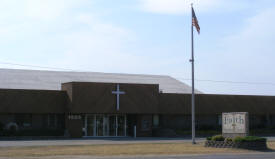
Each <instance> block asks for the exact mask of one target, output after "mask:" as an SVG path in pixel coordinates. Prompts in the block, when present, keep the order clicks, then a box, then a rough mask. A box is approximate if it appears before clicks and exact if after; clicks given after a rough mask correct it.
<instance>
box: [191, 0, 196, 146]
mask: <svg viewBox="0 0 275 159" xmlns="http://www.w3.org/2000/svg"><path fill="white" fill-rule="evenodd" d="M192 11H193V3H192V4H191V14H192V16H191V60H190V62H191V65H192V99H191V102H192V143H193V144H196V141H195V86H194V35H193V12H192Z"/></svg>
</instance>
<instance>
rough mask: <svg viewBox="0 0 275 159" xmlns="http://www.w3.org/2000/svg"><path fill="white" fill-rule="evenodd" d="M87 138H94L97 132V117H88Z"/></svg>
mask: <svg viewBox="0 0 275 159" xmlns="http://www.w3.org/2000/svg"><path fill="white" fill-rule="evenodd" d="M85 124H86V127H85V128H86V134H85V135H86V136H94V135H95V134H94V131H95V116H94V115H86V122H85Z"/></svg>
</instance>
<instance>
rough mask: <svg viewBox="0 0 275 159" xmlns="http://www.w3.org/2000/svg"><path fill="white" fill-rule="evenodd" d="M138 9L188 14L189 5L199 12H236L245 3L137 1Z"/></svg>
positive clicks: (184, 0)
mask: <svg viewBox="0 0 275 159" xmlns="http://www.w3.org/2000/svg"><path fill="white" fill-rule="evenodd" d="M139 2H140V4H139V7H140V8H141V9H142V10H144V11H147V12H152V13H161V14H186V13H190V5H191V3H193V5H194V7H195V8H196V10H197V11H199V12H209V11H211V12H216V11H228V10H236V9H239V8H243V7H245V6H246V5H247V4H248V3H247V2H246V1H237V0H230V1H228V0H139Z"/></svg>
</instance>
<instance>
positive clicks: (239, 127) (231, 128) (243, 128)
mask: <svg viewBox="0 0 275 159" xmlns="http://www.w3.org/2000/svg"><path fill="white" fill-rule="evenodd" d="M248 133H249V122H248V112H230V113H222V134H223V136H224V137H231V138H233V137H236V136H247V135H248Z"/></svg>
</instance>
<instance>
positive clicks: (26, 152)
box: [0, 142, 275, 157]
mask: <svg viewBox="0 0 275 159" xmlns="http://www.w3.org/2000/svg"><path fill="white" fill-rule="evenodd" d="M268 146H269V148H271V149H273V150H275V142H268ZM247 152H253V151H249V150H239V149H225V148H206V147H204V146H203V143H199V144H196V145H192V144H191V143H165V144H147V143H144V144H116V145H83V146H39V147H7V148H0V157H29V156H57V155H58V156H60V155H67V156H68V155H69V156H70V155H96V156H113V155H154V154H157V155H162V154H165V155H172V154H173V155H177V154H209V153H247Z"/></svg>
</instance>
